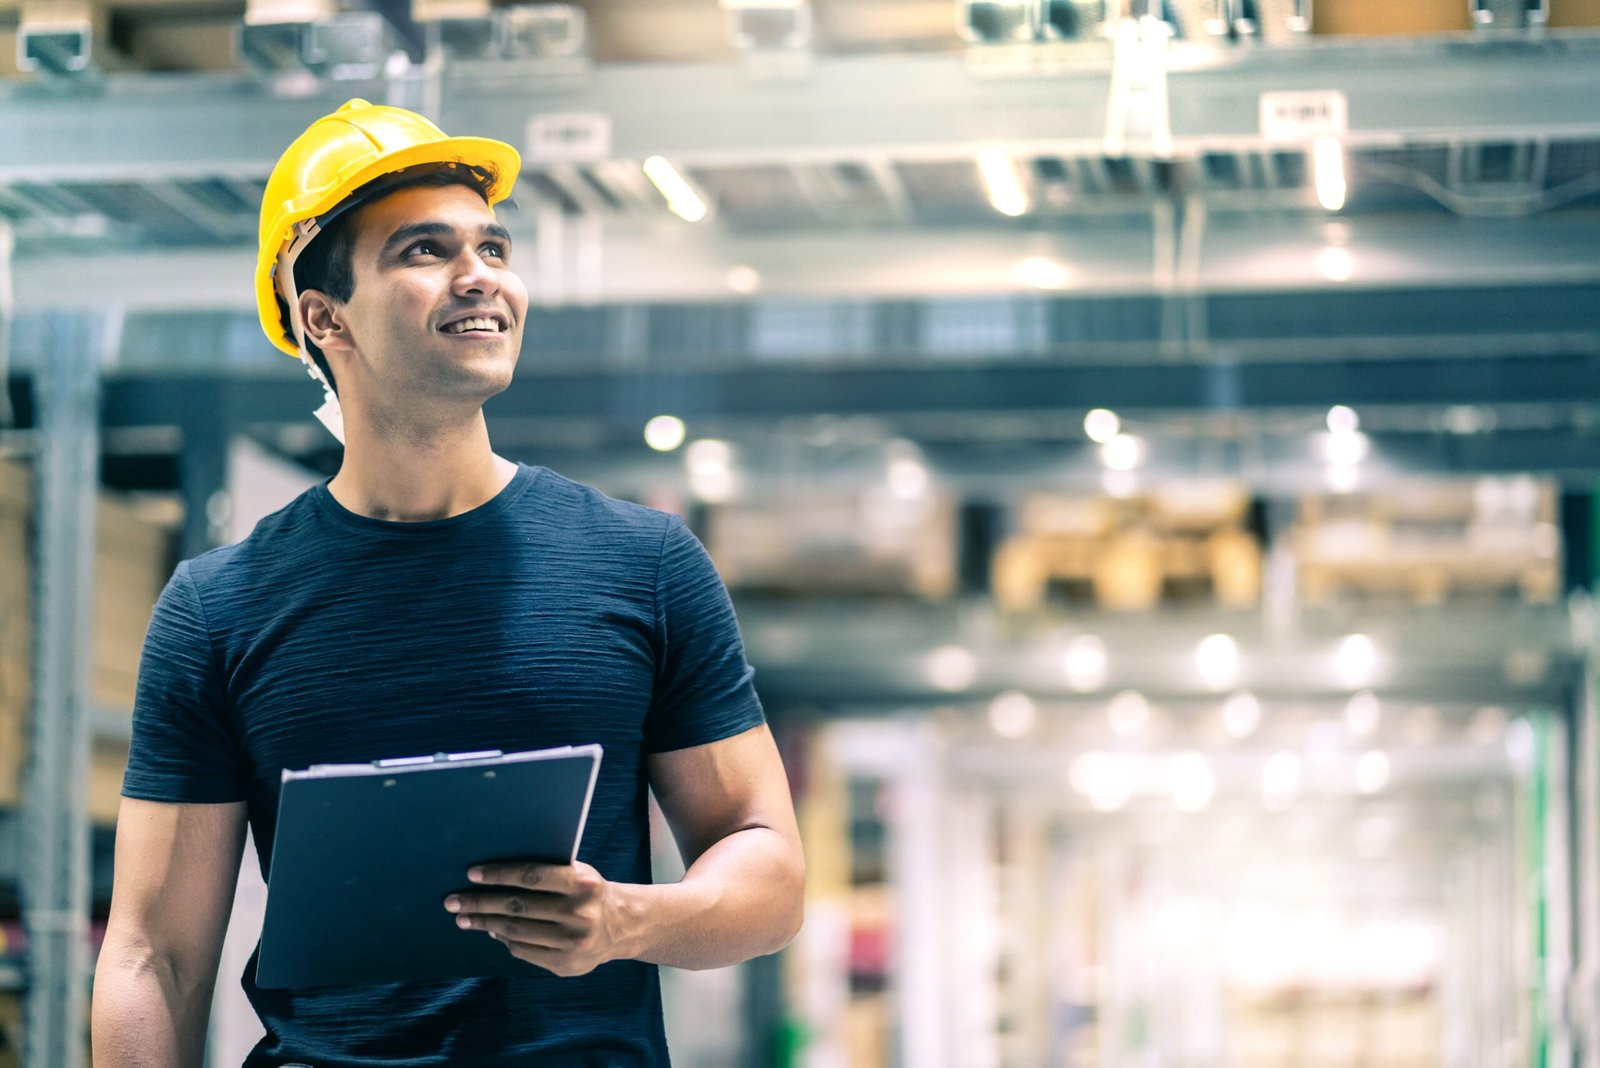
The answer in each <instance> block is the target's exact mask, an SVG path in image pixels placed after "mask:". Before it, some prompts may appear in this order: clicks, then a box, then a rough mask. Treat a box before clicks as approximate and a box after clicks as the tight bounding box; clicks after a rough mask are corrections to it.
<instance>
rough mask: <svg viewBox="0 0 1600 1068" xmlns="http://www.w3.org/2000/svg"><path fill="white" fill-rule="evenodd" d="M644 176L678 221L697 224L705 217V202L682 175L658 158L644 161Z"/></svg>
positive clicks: (652, 157)
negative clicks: (683, 220)
mask: <svg viewBox="0 0 1600 1068" xmlns="http://www.w3.org/2000/svg"><path fill="white" fill-rule="evenodd" d="M644 176H645V177H646V178H648V179H650V184H651V185H653V186H655V187H656V190H657V192H659V193H660V194H661V195H662V196H663V197H665V198H666V199H667V208H668V209H669V210H670V211H671V212H672V213H673V214H674V215H676V216H678V217H679V218H680V219H685V220H687V221H688V222H699V221H700V220H701V219H704V218H705V217H706V211H707V210H708V209H707V208H706V202H705V201H704V200H702V199H701V198H700V194H699V193H696V192H695V191H694V187H693V186H691V185H690V184H689V183H688V181H687V180H685V178H684V177H683V175H681V174H679V173H678V171H677V169H676V168H674V167H673V166H672V164H670V163H668V162H667V161H666V160H665V159H663V158H662V157H660V156H651V157H650V158H649V159H647V160H645V161H644Z"/></svg>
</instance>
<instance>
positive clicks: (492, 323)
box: [439, 315, 506, 334]
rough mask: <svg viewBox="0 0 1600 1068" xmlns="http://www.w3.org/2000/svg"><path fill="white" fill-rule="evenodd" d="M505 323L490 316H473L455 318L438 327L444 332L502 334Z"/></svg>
mask: <svg viewBox="0 0 1600 1068" xmlns="http://www.w3.org/2000/svg"><path fill="white" fill-rule="evenodd" d="M505 329H506V324H505V323H504V322H503V321H502V320H500V319H497V318H494V317H492V316H486V315H485V316H475V317H473V318H471V319H457V320H456V321H455V322H453V323H446V324H445V325H443V326H441V327H440V328H439V331H440V332H441V333H445V334H480V333H481V334H503V333H505Z"/></svg>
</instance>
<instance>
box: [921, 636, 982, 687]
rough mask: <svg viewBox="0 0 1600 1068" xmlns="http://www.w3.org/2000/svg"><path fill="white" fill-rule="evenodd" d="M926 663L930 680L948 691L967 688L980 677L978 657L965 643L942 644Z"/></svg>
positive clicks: (928, 657) (929, 655)
mask: <svg viewBox="0 0 1600 1068" xmlns="http://www.w3.org/2000/svg"><path fill="white" fill-rule="evenodd" d="M925 663H926V667H927V669H928V680H929V681H930V682H932V683H933V684H934V685H935V686H936V687H938V688H939V689H941V690H944V691H945V692H946V693H956V692H957V691H959V690H965V689H967V688H968V687H969V686H971V685H972V684H973V682H974V681H976V679H977V677H978V658H977V657H976V656H974V655H972V650H971V649H968V648H967V647H966V646H964V645H941V646H939V648H937V649H935V650H934V651H933V652H931V653H929V654H928V656H927V659H926V662H925Z"/></svg>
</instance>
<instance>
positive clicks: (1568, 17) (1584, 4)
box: [1547, 0, 1600, 29]
mask: <svg viewBox="0 0 1600 1068" xmlns="http://www.w3.org/2000/svg"><path fill="white" fill-rule="evenodd" d="M1547 25H1549V26H1550V27H1551V28H1552V29H1583V28H1589V27H1600V0H1550V21H1549V23H1548V24H1547Z"/></svg>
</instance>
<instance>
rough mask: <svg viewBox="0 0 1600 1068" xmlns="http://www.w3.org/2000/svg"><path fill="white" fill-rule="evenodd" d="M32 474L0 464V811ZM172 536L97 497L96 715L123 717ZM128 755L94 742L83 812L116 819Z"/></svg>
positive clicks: (27, 570) (16, 773)
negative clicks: (86, 811)
mask: <svg viewBox="0 0 1600 1068" xmlns="http://www.w3.org/2000/svg"><path fill="white" fill-rule="evenodd" d="M33 523H34V516H33V486H32V472H31V471H30V469H29V468H28V467H27V466H26V465H24V464H20V463H15V462H9V461H0V806H14V805H17V804H18V803H20V801H21V777H22V774H23V770H24V763H25V750H26V746H27V724H28V717H29V715H30V714H31V712H30V686H31V677H30V672H31V670H32V642H33V605H32V592H33V582H34V577H35V575H34V568H35V562H34V554H33V552H32V543H33V538H34V532H33ZM172 537H173V532H172V529H171V528H170V527H169V526H167V525H165V524H163V523H160V522H156V521H153V520H152V519H150V518H149V517H148V516H147V515H146V514H144V513H142V512H141V511H140V510H139V509H137V508H134V507H132V506H130V505H129V504H127V503H125V502H123V501H120V500H117V499H116V498H114V497H111V496H107V495H102V496H101V498H100V500H99V501H98V502H97V505H96V516H95V561H94V591H93V605H94V609H93V610H94V621H93V624H92V626H93V642H92V647H91V649H90V654H89V655H90V663H89V694H90V700H91V702H92V703H93V705H94V706H95V708H96V709H97V710H104V711H108V712H110V713H112V714H123V715H131V714H132V711H133V699H134V691H135V688H136V684H137V681H138V675H139V654H140V651H141V650H142V648H143V646H144V636H145V631H146V630H147V629H148V628H149V626H150V615H151V612H152V610H153V609H154V607H155V603H156V600H157V598H159V597H160V595H161V589H162V587H163V586H164V585H165V584H166V581H167V578H168V577H169V575H170V572H171V567H172ZM127 757H128V754H127V747H126V746H125V745H123V744H121V743H118V742H106V741H97V742H96V743H95V748H94V751H93V753H92V755H91V760H90V776H89V787H88V789H89V798H88V801H89V813H90V818H91V819H93V820H94V821H96V822H110V821H112V820H114V819H115V818H116V813H117V806H118V804H119V801H118V795H119V793H120V792H121V789H122V773H123V769H124V768H125V766H126V764H127Z"/></svg>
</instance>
